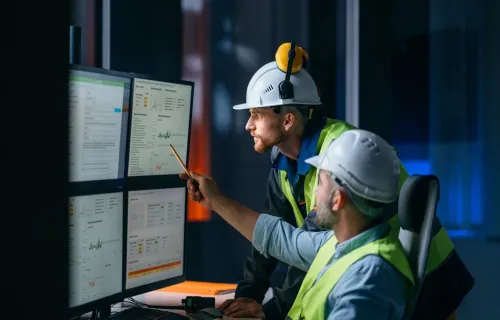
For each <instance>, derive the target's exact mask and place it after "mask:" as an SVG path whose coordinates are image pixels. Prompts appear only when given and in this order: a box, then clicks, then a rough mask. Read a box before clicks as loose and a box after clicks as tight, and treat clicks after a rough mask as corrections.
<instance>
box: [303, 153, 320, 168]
mask: <svg viewBox="0 0 500 320" xmlns="http://www.w3.org/2000/svg"><path fill="white" fill-rule="evenodd" d="M320 158H321V156H314V157H311V158H309V159H306V160H305V163H309V164H310V165H312V166H313V167H316V168H318V169H321V168H320V167H319V164H320Z"/></svg>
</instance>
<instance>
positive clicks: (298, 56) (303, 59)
mask: <svg viewBox="0 0 500 320" xmlns="http://www.w3.org/2000/svg"><path fill="white" fill-rule="evenodd" d="M290 45H291V44H290V42H286V43H283V44H282V45H280V46H279V48H278V50H277V51H276V56H275V58H276V64H277V66H278V68H279V69H280V70H281V71H283V72H286V70H287V69H288V51H290ZM307 59H308V54H307V51H306V50H305V49H303V48H301V47H299V46H295V58H294V59H293V63H292V73H296V72H299V70H300V69H302V68H305V67H306V65H307Z"/></svg>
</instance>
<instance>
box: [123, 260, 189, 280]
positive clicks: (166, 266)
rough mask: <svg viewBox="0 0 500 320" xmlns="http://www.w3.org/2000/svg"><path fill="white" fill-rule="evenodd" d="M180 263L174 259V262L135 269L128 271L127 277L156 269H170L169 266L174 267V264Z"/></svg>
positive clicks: (155, 270)
mask: <svg viewBox="0 0 500 320" xmlns="http://www.w3.org/2000/svg"><path fill="white" fill-rule="evenodd" d="M180 264H181V262H180V261H175V262H170V263H166V264H161V265H159V266H154V267H149V268H145V269H141V270H136V271H130V272H129V273H128V277H129V278H133V277H137V276H139V275H143V274H145V273H152V272H157V271H163V270H166V269H171V268H174V267H176V266H179V265H180Z"/></svg>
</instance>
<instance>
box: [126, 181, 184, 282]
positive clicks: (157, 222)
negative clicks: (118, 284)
mask: <svg viewBox="0 0 500 320" xmlns="http://www.w3.org/2000/svg"><path fill="white" fill-rule="evenodd" d="M185 192H186V188H172V189H156V190H144V191H129V199H128V222H127V223H128V234H127V271H126V272H127V275H126V283H125V287H126V289H130V288H135V287H138V286H142V285H146V284H150V283H153V282H157V281H161V280H166V279H170V278H173V277H178V276H181V275H182V274H183V266H184V219H185Z"/></svg>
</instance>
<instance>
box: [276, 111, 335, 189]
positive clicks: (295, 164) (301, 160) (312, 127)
mask: <svg viewBox="0 0 500 320" xmlns="http://www.w3.org/2000/svg"><path fill="white" fill-rule="evenodd" d="M325 124H326V118H321V119H317V120H309V121H308V122H307V124H306V127H305V130H304V137H303V138H302V144H301V145H300V151H299V156H298V159H297V161H295V160H293V159H290V158H288V157H287V156H285V155H283V154H282V153H279V154H278V156H277V157H276V159H275V160H274V162H273V164H272V167H273V168H274V169H277V170H284V171H286V172H287V174H288V180H289V181H292V183H293V185H294V186H295V185H296V184H297V181H299V175H303V176H305V175H306V174H307V173H308V172H309V169H310V168H311V165H310V164H308V163H306V162H305V160H306V159H308V158H311V157H313V156H315V155H316V149H317V147H318V140H319V136H320V134H321V131H322V130H323V128H324V127H325Z"/></svg>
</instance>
